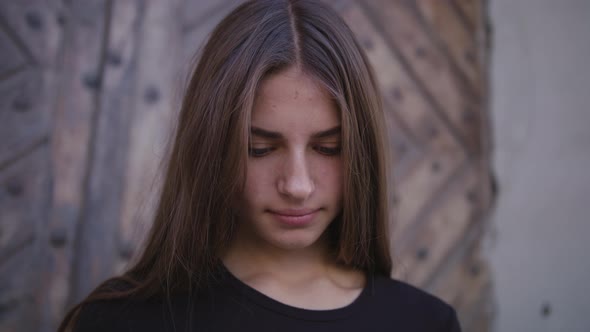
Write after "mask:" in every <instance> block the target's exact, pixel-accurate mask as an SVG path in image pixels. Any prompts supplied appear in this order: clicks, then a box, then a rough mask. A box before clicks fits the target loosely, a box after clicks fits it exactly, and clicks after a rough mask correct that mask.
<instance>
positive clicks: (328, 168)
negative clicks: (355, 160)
mask: <svg viewBox="0 0 590 332" xmlns="http://www.w3.org/2000/svg"><path fill="white" fill-rule="evenodd" d="M317 169H318V171H319V172H318V174H317V179H318V180H319V181H320V182H321V184H322V187H323V188H325V190H326V191H328V192H330V193H331V194H332V195H340V196H341V195H342V190H343V183H344V182H343V174H344V170H343V167H342V161H341V160H340V158H335V159H334V160H327V161H324V162H322V163H321V164H320V165H318V166H317Z"/></svg>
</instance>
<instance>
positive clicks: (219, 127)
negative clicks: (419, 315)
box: [59, 0, 391, 331]
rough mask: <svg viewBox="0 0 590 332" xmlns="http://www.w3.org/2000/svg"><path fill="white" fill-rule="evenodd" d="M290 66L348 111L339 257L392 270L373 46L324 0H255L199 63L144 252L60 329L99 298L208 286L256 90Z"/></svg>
mask: <svg viewBox="0 0 590 332" xmlns="http://www.w3.org/2000/svg"><path fill="white" fill-rule="evenodd" d="M291 66H296V67H298V68H299V69H300V70H302V71H303V72H304V73H305V74H308V75H310V76H311V77H313V78H314V79H315V80H316V81H317V82H318V83H319V84H321V86H323V87H324V88H325V89H326V91H328V92H329V93H330V95H331V96H332V97H333V99H334V101H335V103H336V104H337V106H338V108H339V110H340V113H341V121H342V124H341V128H342V158H343V165H344V174H345V176H344V189H343V190H344V193H343V211H342V213H341V214H340V216H339V217H338V218H337V220H335V221H334V222H333V223H332V225H331V226H330V227H329V229H328V230H327V231H329V232H331V234H330V238H331V239H332V240H333V244H334V248H333V252H334V259H335V260H336V261H337V262H338V263H340V264H343V265H346V266H350V267H353V268H356V269H361V270H365V271H368V272H372V273H377V274H382V275H389V273H390V272H391V258H390V252H389V240H388V238H389V237H388V227H387V225H388V207H387V204H388V199H387V180H386V175H387V169H386V159H387V158H386V157H385V153H386V149H385V147H384V139H383V136H384V131H383V128H382V125H383V119H382V118H383V114H382V107H381V99H380V95H379V94H378V86H377V83H376V81H375V78H374V74H373V73H372V70H371V67H370V65H369V63H368V60H367V58H366V56H365V55H364V53H363V52H362V50H361V48H360V46H359V44H358V43H357V41H356V40H355V38H354V36H353V33H352V32H351V31H350V29H349V28H348V26H347V25H346V24H345V22H344V21H343V20H342V19H341V18H340V17H339V16H338V15H337V14H336V13H335V12H334V11H333V10H332V9H331V8H329V7H328V6H327V5H325V4H322V3H321V2H319V1H317V0H258V1H249V2H246V3H244V4H242V5H240V6H239V7H238V8H236V9H235V10H233V11H232V12H231V13H230V14H229V15H228V16H227V17H225V18H224V19H223V21H221V22H220V23H219V25H218V26H217V27H216V28H215V30H214V31H213V32H212V34H211V36H210V38H209V40H208V42H207V44H206V45H205V46H204V49H203V50H202V54H201V56H200V60H199V62H198V65H197V67H196V68H195V70H194V72H193V73H192V76H191V79H190V82H189V85H188V88H187V91H186V94H185V96H184V99H183V102H182V108H181V111H180V115H179V120H178V128H177V131H176V134H175V139H174V143H173V148H172V151H171V154H170V157H169V160H168V164H167V171H166V174H165V180H164V183H163V188H162V193H161V197H160V201H159V205H158V207H157V210H156V215H155V219H154V223H153V226H152V228H151V230H150V233H149V236H148V239H147V242H146V246H145V249H144V251H143V254H142V256H141V257H140V258H139V260H138V261H137V263H136V264H135V265H134V266H132V267H131V268H130V269H129V270H128V271H127V272H126V273H124V274H123V275H122V276H118V277H114V278H111V279H109V280H107V281H105V282H104V283H103V284H101V285H100V286H98V287H97V288H96V289H95V290H94V291H93V292H92V293H90V295H89V296H88V297H87V298H86V299H85V300H84V301H82V302H81V303H80V304H78V305H76V306H75V307H74V308H72V309H71V310H70V311H69V313H68V314H67V315H66V316H65V318H64V320H63V322H62V323H61V325H60V327H59V331H66V330H67V329H68V328H70V327H71V326H73V324H74V322H75V321H76V316H77V315H78V313H79V311H80V308H81V307H82V305H84V304H86V303H89V302H92V301H97V300H102V299H117V298H128V297H141V298H148V297H153V296H170V294H171V293H176V292H186V291H192V290H194V289H200V288H202V287H204V286H206V285H207V284H208V282H209V281H210V279H209V278H210V276H212V275H214V273H215V271H216V269H217V268H218V267H219V266H220V264H221V262H220V253H221V252H223V250H224V249H225V247H226V245H227V244H228V243H229V242H230V241H231V239H232V236H233V230H234V223H235V217H234V215H233V212H232V209H231V206H232V200H233V199H234V198H235V197H236V195H237V194H238V193H239V192H240V191H241V190H242V186H243V179H244V178H245V176H244V174H245V167H246V159H247V157H248V155H247V144H248V135H249V132H250V128H249V122H250V114H251V110H252V106H253V103H254V98H255V95H256V92H257V88H258V86H259V85H260V82H261V81H262V80H263V79H264V78H265V77H267V76H268V75H271V74H272V73H276V72H278V71H281V70H284V69H286V68H288V67H291ZM114 282H115V283H116V284H123V285H125V287H122V288H116V287H115V288H113V287H112V285H113V284H114Z"/></svg>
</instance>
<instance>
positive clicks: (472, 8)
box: [450, 0, 484, 33]
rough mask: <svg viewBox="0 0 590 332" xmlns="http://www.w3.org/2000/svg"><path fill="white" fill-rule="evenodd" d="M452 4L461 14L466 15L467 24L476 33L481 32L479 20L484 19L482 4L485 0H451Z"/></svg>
mask: <svg viewBox="0 0 590 332" xmlns="http://www.w3.org/2000/svg"><path fill="white" fill-rule="evenodd" d="M450 1H451V3H452V5H453V6H454V7H456V9H457V10H458V11H459V12H460V15H461V16H462V17H464V21H465V22H466V26H467V27H468V28H469V29H470V30H471V31H474V32H475V33H477V32H481V31H480V30H479V28H480V27H481V26H480V24H479V22H481V21H482V18H483V12H482V6H483V3H482V2H483V1H484V0H450Z"/></svg>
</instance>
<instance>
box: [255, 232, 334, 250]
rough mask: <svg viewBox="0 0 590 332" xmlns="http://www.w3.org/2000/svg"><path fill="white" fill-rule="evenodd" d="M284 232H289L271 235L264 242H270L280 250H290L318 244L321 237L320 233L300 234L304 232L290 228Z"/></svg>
mask: <svg viewBox="0 0 590 332" xmlns="http://www.w3.org/2000/svg"><path fill="white" fill-rule="evenodd" d="M285 233H291V234H281V235H280V236H272V237H271V238H270V239H268V240H266V242H268V243H269V244H271V245H272V246H273V247H276V248H279V249H282V250H289V251H292V250H303V249H308V248H311V247H314V246H315V245H317V244H319V242H320V241H321V239H322V238H323V237H322V236H321V235H322V234H301V233H305V232H303V231H301V230H296V231H294V230H290V231H287V232H285ZM297 233H298V234H297Z"/></svg>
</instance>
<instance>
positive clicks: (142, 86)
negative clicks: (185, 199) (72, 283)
mask: <svg viewBox="0 0 590 332" xmlns="http://www.w3.org/2000/svg"><path fill="white" fill-rule="evenodd" d="M181 5H182V2H181V1H167V2H162V1H159V0H153V1H148V2H146V9H145V14H144V17H143V20H142V22H141V26H139V31H140V33H139V34H138V36H137V38H138V41H137V52H138V53H137V54H141V57H138V59H137V64H136V66H137V75H136V81H137V84H136V85H137V88H136V89H135V91H134V94H133V95H132V96H131V98H132V99H133V105H134V106H135V109H134V112H133V120H132V121H131V126H130V137H129V149H128V153H127V158H128V162H127V165H126V170H125V179H126V186H125V188H124V189H123V198H122V199H123V205H122V208H121V215H120V226H119V227H120V228H119V243H118V249H119V255H118V260H117V267H116V270H117V271H119V272H121V271H122V270H123V269H124V267H125V265H126V264H127V263H128V262H129V259H130V258H131V256H132V254H134V253H137V250H136V249H137V248H138V247H139V245H140V242H141V240H142V239H143V238H144V236H145V234H146V233H147V230H148V228H149V226H151V224H152V219H153V212H154V209H155V207H156V204H157V200H158V197H159V188H160V177H158V175H159V174H161V173H162V172H163V171H164V170H163V169H161V168H160V165H161V160H162V157H163V156H164V155H165V148H166V147H167V143H168V139H169V137H170V136H171V129H172V123H173V115H176V112H175V109H176V108H178V107H179V105H178V104H179V102H178V100H175V93H177V92H178V91H179V90H180V85H181V82H182V81H181V80H179V78H178V69H179V63H180V61H179V60H180V59H181V57H182V46H183V44H182V42H183V39H182V33H181V29H182V25H181V22H179V21H178V19H177V16H178V13H179V12H182V7H181Z"/></svg>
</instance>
